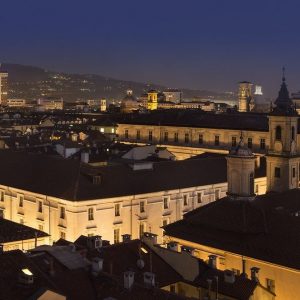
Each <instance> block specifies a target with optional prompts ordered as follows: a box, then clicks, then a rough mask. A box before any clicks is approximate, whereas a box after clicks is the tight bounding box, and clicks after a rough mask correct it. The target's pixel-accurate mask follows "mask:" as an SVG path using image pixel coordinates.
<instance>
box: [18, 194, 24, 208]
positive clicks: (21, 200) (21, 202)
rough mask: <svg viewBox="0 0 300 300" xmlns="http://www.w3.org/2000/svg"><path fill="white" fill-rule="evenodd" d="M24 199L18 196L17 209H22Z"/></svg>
mask: <svg viewBox="0 0 300 300" xmlns="http://www.w3.org/2000/svg"><path fill="white" fill-rule="evenodd" d="M23 202H24V197H23V196H20V197H19V207H23V205H24V203H23Z"/></svg>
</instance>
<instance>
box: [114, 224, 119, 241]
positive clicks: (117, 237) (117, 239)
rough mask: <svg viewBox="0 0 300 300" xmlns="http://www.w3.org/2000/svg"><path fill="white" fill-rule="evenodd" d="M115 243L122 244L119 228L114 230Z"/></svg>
mask: <svg viewBox="0 0 300 300" xmlns="http://www.w3.org/2000/svg"><path fill="white" fill-rule="evenodd" d="M114 243H115V244H117V243H120V229H119V228H115V229H114Z"/></svg>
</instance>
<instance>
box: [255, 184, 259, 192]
mask: <svg viewBox="0 0 300 300" xmlns="http://www.w3.org/2000/svg"><path fill="white" fill-rule="evenodd" d="M258 191H259V187H258V184H256V185H255V194H258Z"/></svg>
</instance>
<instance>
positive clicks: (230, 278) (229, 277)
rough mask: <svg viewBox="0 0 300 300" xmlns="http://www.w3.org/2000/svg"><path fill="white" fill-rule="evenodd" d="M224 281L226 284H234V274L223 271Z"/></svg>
mask: <svg viewBox="0 0 300 300" xmlns="http://www.w3.org/2000/svg"><path fill="white" fill-rule="evenodd" d="M224 281H225V282H227V283H234V282H235V275H234V272H233V271H231V270H225V271H224Z"/></svg>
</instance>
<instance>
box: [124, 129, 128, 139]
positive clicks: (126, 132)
mask: <svg viewBox="0 0 300 300" xmlns="http://www.w3.org/2000/svg"><path fill="white" fill-rule="evenodd" d="M128 137H129V134H128V129H126V130H125V139H128Z"/></svg>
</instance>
